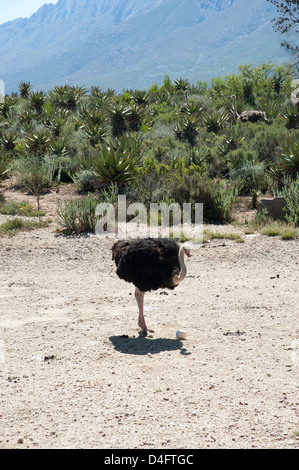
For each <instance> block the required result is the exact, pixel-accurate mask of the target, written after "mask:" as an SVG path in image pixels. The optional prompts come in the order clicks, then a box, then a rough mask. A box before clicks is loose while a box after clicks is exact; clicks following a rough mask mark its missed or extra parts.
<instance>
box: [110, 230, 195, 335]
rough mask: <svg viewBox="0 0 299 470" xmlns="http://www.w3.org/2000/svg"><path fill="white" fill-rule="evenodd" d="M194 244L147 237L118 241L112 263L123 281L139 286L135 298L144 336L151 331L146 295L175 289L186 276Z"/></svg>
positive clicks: (139, 322) (113, 249)
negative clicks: (144, 302)
mask: <svg viewBox="0 0 299 470" xmlns="http://www.w3.org/2000/svg"><path fill="white" fill-rule="evenodd" d="M190 250H191V247H190V245H187V244H183V245H181V247H180V246H179V245H178V244H177V243H176V242H175V241H174V240H171V239H169V238H143V239H135V240H118V241H115V242H114V244H113V246H112V260H114V261H115V264H116V266H117V269H116V274H117V275H118V277H119V278H120V279H124V280H125V281H127V282H132V283H133V284H134V285H135V298H136V301H137V305H138V309H139V318H138V325H139V326H140V328H141V330H142V331H141V332H140V333H139V334H140V336H147V334H148V332H150V333H153V331H152V330H148V329H147V326H146V323H145V319H144V314H143V298H144V294H145V292H148V291H151V290H157V289H160V288H162V289H163V288H167V289H174V288H175V287H176V286H178V285H179V283H180V282H181V281H182V280H183V279H184V278H185V277H186V273H187V268H186V265H185V262H184V255H185V254H186V255H187V256H188V257H190V256H191V254H190Z"/></svg>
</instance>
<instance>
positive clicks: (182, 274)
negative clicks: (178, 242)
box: [172, 246, 187, 286]
mask: <svg viewBox="0 0 299 470" xmlns="http://www.w3.org/2000/svg"><path fill="white" fill-rule="evenodd" d="M179 260H180V265H181V271H180V273H179V274H175V275H174V276H173V278H172V282H173V284H174V285H176V286H177V285H178V284H179V283H180V282H181V281H182V280H183V279H185V277H186V274H187V268H186V265H185V259H184V247H183V246H181V248H180V252H179Z"/></svg>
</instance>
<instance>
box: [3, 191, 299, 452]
mask: <svg viewBox="0 0 299 470" xmlns="http://www.w3.org/2000/svg"><path fill="white" fill-rule="evenodd" d="M70 191H72V187H71V186H69V187H68V186H67V185H66V186H63V187H61V189H60V192H59V193H56V192H55V191H53V192H51V193H49V194H47V195H45V196H43V198H42V199H41V208H42V209H44V210H46V212H47V217H53V223H52V224H50V226H49V227H48V228H44V229H40V230H35V231H30V232H20V233H18V234H17V235H16V236H15V237H13V238H10V237H2V238H0V400H1V409H0V427H1V433H0V448H2V449H5V448H103V449H113V448H118V449H134V448H137V449H142V448H147V449H163V448H165V449H199V448H298V447H299V440H298V432H299V346H298V338H299V323H298V313H299V310H298V267H299V266H298V262H299V261H298V259H299V257H298V254H299V250H298V246H299V241H298V240H290V241H282V240H281V239H279V238H278V237H271V238H270V237H265V236H252V235H249V236H246V235H244V239H245V241H244V243H236V242H235V241H233V240H212V241H211V242H209V243H207V244H206V245H205V246H204V247H202V248H200V249H199V250H196V251H195V252H194V253H193V256H192V258H191V259H190V260H188V265H187V267H188V274H187V277H186V279H185V280H184V281H183V283H182V284H181V285H180V286H179V287H178V288H177V289H175V291H157V292H152V293H148V294H146V295H145V315H146V320H147V324H148V326H149V328H152V329H153V330H154V331H155V333H154V335H153V338H139V337H138V325H137V319H138V310H137V305H136V302H135V298H134V288H133V286H132V285H130V284H128V283H126V282H124V281H121V280H120V279H118V278H117V276H116V274H115V266H114V265H113V263H112V260H111V252H110V247H111V240H108V239H105V240H104V239H100V238H97V237H95V236H80V237H71V236H64V235H61V234H59V233H57V231H56V225H55V221H54V216H55V210H56V204H57V200H58V199H63V198H70V197H71V194H70ZM5 197H6V198H7V199H13V200H31V199H30V198H32V203H33V204H35V202H34V197H32V196H27V195H24V194H21V193H19V192H17V191H14V190H13V189H12V188H10V187H9V186H8V187H7V189H6V191H5ZM209 228H211V227H209ZM212 228H214V229H217V230H219V231H221V230H222V231H227V232H236V231H237V229H236V228H235V227H230V226H223V227H221V226H217V227H212ZM238 231H239V232H240V231H242V229H241V228H239V229H238ZM178 329H184V330H186V331H187V338H186V339H185V340H178V339H176V336H175V333H176V331H177V330H178ZM296 348H298V349H296Z"/></svg>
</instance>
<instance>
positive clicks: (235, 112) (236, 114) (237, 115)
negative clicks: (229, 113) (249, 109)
mask: <svg viewBox="0 0 299 470" xmlns="http://www.w3.org/2000/svg"><path fill="white" fill-rule="evenodd" d="M233 100H234V114H235V119H238V117H239V114H238V111H237V100H236V97H235V96H234V98H233Z"/></svg>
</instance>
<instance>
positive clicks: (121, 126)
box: [110, 104, 130, 137]
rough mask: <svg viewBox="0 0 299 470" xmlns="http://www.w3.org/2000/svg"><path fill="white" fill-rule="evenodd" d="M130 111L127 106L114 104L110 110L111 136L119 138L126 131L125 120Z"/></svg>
mask: <svg viewBox="0 0 299 470" xmlns="http://www.w3.org/2000/svg"><path fill="white" fill-rule="evenodd" d="M129 113H130V110H129V108H128V107H127V106H124V105H122V104H116V105H114V106H113V107H112V108H111V109H110V120H111V125H112V136H113V137H119V136H121V135H122V134H124V133H125V132H126V130H127V122H126V121H127V118H128V115H129Z"/></svg>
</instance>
